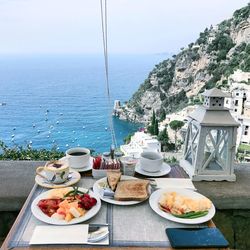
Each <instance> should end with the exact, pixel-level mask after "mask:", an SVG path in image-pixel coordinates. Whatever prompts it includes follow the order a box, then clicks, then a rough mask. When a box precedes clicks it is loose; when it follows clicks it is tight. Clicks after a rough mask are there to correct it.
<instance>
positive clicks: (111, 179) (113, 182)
mask: <svg viewBox="0 0 250 250" xmlns="http://www.w3.org/2000/svg"><path fill="white" fill-rule="evenodd" d="M121 175H122V174H121V172H118V171H108V172H107V182H108V185H109V187H110V188H111V190H112V191H115V189H116V186H117V184H118V182H119V181H120V179H121Z"/></svg>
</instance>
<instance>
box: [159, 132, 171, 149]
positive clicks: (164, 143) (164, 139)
mask: <svg viewBox="0 0 250 250" xmlns="http://www.w3.org/2000/svg"><path fill="white" fill-rule="evenodd" d="M157 139H158V140H159V141H160V143H161V147H162V149H163V151H165V149H167V148H168V145H169V136H168V132H167V129H166V128H164V129H163V130H162V131H161V132H160V133H159V135H158V137H157Z"/></svg>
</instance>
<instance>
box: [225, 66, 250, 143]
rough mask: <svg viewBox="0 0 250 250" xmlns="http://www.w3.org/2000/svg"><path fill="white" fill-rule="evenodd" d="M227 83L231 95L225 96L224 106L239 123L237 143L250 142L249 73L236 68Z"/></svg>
mask: <svg viewBox="0 0 250 250" xmlns="http://www.w3.org/2000/svg"><path fill="white" fill-rule="evenodd" d="M228 83H229V92H230V93H231V97H229V98H226V100H225V107H227V108H229V109H230V111H231V114H232V115H233V117H234V118H235V119H236V120H237V121H238V122H239V123H240V127H239V129H238V135H237V145H239V144H240V143H247V144H250V85H248V83H250V73H248V72H242V71H241V70H237V71H235V72H234V74H232V75H231V76H229V78H228Z"/></svg>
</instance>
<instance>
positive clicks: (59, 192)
mask: <svg viewBox="0 0 250 250" xmlns="http://www.w3.org/2000/svg"><path fill="white" fill-rule="evenodd" d="M71 190H72V188H71V187H66V188H56V189H52V190H50V191H49V194H48V197H47V198H48V199H62V198H63V197H64V195H65V194H67V193H68V192H69V191H71Z"/></svg>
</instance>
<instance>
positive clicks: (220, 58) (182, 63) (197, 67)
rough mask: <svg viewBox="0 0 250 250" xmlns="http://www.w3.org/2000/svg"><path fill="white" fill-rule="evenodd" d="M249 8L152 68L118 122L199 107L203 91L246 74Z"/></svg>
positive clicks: (249, 61)
mask: <svg viewBox="0 0 250 250" xmlns="http://www.w3.org/2000/svg"><path fill="white" fill-rule="evenodd" d="M249 43H250V4H248V6H246V7H244V8H242V9H240V10H237V11H235V12H234V14H233V17H232V18H231V19H229V20H225V21H223V22H221V23H220V24H219V25H216V26H215V27H212V26H211V27H210V28H206V29H205V30H204V32H201V33H200V36H199V38H198V39H197V40H196V41H195V42H194V43H191V44H189V45H188V46H187V48H182V49H181V51H180V53H178V54H177V55H174V56H173V57H172V58H171V59H167V60H165V61H163V62H161V63H159V64H158V65H156V66H155V67H154V69H153V70H152V71H151V72H150V73H149V76H148V78H147V79H146V80H145V81H144V83H142V84H141V85H140V87H139V89H138V91H137V92H135V93H134V95H133V96H132V98H131V99H130V100H129V101H128V103H127V104H126V105H125V106H123V107H122V109H121V110H120V112H119V114H120V118H121V119H126V120H130V121H137V122H143V123H147V121H148V120H149V119H150V118H151V116H152V112H153V110H154V111H155V112H156V115H157V117H158V118H159V119H163V117H164V115H165V114H166V113H171V112H173V111H176V110H180V109H182V108H183V107H185V106H187V105H192V104H195V103H199V102H200V99H199V95H198V94H199V93H200V92H203V91H204V89H205V88H208V89H209V88H212V87H214V86H217V87H225V88H226V87H227V77H228V76H229V75H230V74H232V73H233V72H234V71H235V70H236V69H241V70H243V71H250V44H249Z"/></svg>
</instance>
